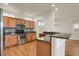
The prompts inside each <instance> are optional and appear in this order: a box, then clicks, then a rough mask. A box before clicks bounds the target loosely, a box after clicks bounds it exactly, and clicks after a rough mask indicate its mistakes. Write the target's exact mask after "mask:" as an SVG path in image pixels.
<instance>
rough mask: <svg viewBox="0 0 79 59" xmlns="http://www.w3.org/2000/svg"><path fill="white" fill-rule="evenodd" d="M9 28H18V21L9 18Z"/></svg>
mask: <svg viewBox="0 0 79 59" xmlns="http://www.w3.org/2000/svg"><path fill="white" fill-rule="evenodd" d="M9 27H16V20H15V19H14V18H9Z"/></svg>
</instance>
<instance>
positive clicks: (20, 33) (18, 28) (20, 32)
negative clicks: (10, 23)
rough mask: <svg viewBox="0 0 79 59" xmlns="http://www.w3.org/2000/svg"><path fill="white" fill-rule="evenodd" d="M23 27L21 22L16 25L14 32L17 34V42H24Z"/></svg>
mask: <svg viewBox="0 0 79 59" xmlns="http://www.w3.org/2000/svg"><path fill="white" fill-rule="evenodd" d="M24 29H25V26H24V25H23V24H17V25H16V34H18V44H23V43H25V42H26V40H25V32H24Z"/></svg>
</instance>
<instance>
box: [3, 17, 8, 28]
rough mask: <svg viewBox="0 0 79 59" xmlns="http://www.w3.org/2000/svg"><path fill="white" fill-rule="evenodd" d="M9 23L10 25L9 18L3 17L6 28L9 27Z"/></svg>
mask: <svg viewBox="0 0 79 59" xmlns="http://www.w3.org/2000/svg"><path fill="white" fill-rule="evenodd" d="M8 23H9V17H6V16H5V17H3V26H4V27H8Z"/></svg>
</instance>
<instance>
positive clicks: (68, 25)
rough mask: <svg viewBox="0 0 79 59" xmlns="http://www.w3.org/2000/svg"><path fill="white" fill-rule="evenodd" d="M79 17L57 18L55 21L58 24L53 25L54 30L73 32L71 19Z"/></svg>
mask: <svg viewBox="0 0 79 59" xmlns="http://www.w3.org/2000/svg"><path fill="white" fill-rule="evenodd" d="M78 19H79V18H64V19H62V18H61V19H57V20H56V22H57V23H58V24H56V25H55V31H57V32H66V33H72V32H73V21H74V20H78Z"/></svg>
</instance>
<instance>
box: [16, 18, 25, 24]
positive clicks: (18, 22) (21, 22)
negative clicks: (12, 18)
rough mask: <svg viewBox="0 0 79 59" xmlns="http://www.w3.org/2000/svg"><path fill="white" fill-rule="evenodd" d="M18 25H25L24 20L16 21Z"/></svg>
mask: <svg viewBox="0 0 79 59" xmlns="http://www.w3.org/2000/svg"><path fill="white" fill-rule="evenodd" d="M16 22H17V24H24V25H25V21H24V20H23V19H16Z"/></svg>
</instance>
